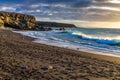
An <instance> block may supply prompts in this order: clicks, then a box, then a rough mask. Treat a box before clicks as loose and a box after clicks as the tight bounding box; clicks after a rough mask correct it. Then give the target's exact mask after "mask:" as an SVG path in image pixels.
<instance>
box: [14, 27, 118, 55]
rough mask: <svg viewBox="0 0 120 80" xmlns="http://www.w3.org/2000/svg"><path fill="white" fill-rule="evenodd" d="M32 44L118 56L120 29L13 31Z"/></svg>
mask: <svg viewBox="0 0 120 80" xmlns="http://www.w3.org/2000/svg"><path fill="white" fill-rule="evenodd" d="M14 32H16V33H20V34H22V35H25V36H29V37H33V38H36V39H35V41H34V42H37V43H42V44H47V45H53V46H58V47H64V48H69V49H74V50H80V51H84V52H89V53H95V54H102V55H111V56H120V29H103V28H102V29H101V28H67V29H66V30H52V31H14Z"/></svg>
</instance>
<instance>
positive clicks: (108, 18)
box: [0, 0, 120, 28]
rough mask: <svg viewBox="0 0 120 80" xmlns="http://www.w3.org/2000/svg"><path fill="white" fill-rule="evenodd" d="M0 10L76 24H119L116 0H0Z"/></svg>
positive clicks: (99, 26)
mask: <svg viewBox="0 0 120 80" xmlns="http://www.w3.org/2000/svg"><path fill="white" fill-rule="evenodd" d="M0 11H7V12H17V13H24V14H30V15H34V16H35V17H36V19H37V20H39V21H51V22H53V21H55V22H62V23H72V24H75V25H76V26H78V27H89V28H92V27H96V28H120V0H0Z"/></svg>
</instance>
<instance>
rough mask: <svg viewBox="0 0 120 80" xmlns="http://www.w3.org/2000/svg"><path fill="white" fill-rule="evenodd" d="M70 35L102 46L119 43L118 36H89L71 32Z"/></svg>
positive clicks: (119, 38) (119, 37)
mask: <svg viewBox="0 0 120 80" xmlns="http://www.w3.org/2000/svg"><path fill="white" fill-rule="evenodd" d="M72 34H73V35H76V36H79V37H81V38H82V39H85V40H93V41H96V42H98V43H103V44H109V45H117V44H119V43H120V36H102V35H101V36H100V35H89V34H85V33H82V32H73V33H72Z"/></svg>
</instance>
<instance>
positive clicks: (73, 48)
mask: <svg viewBox="0 0 120 80" xmlns="http://www.w3.org/2000/svg"><path fill="white" fill-rule="evenodd" d="M12 32H14V33H18V34H20V35H22V36H27V35H24V34H23V32H22V33H21V31H20V32H17V31H12ZM27 37H30V38H33V39H34V40H33V41H32V42H34V43H38V44H45V45H48V46H55V47H60V48H65V49H71V50H76V51H80V52H86V53H90V54H96V55H103V56H111V57H118V58H120V55H117V54H112V53H109V52H98V51H95V50H93V49H85V47H84V49H83V47H81V48H79V49H78V47H68V46H62V45H59V44H60V43H55V44H54V43H49V42H47V41H39V39H38V38H35V37H31V36H27ZM88 50H89V51H88ZM104 53H106V54H104Z"/></svg>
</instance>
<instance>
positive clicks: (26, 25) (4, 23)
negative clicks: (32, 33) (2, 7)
mask: <svg viewBox="0 0 120 80" xmlns="http://www.w3.org/2000/svg"><path fill="white" fill-rule="evenodd" d="M35 24H36V20H35V17H34V16H31V15H26V14H20V13H12V12H0V27H11V28H15V29H21V30H31V29H33V28H34V27H35Z"/></svg>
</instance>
